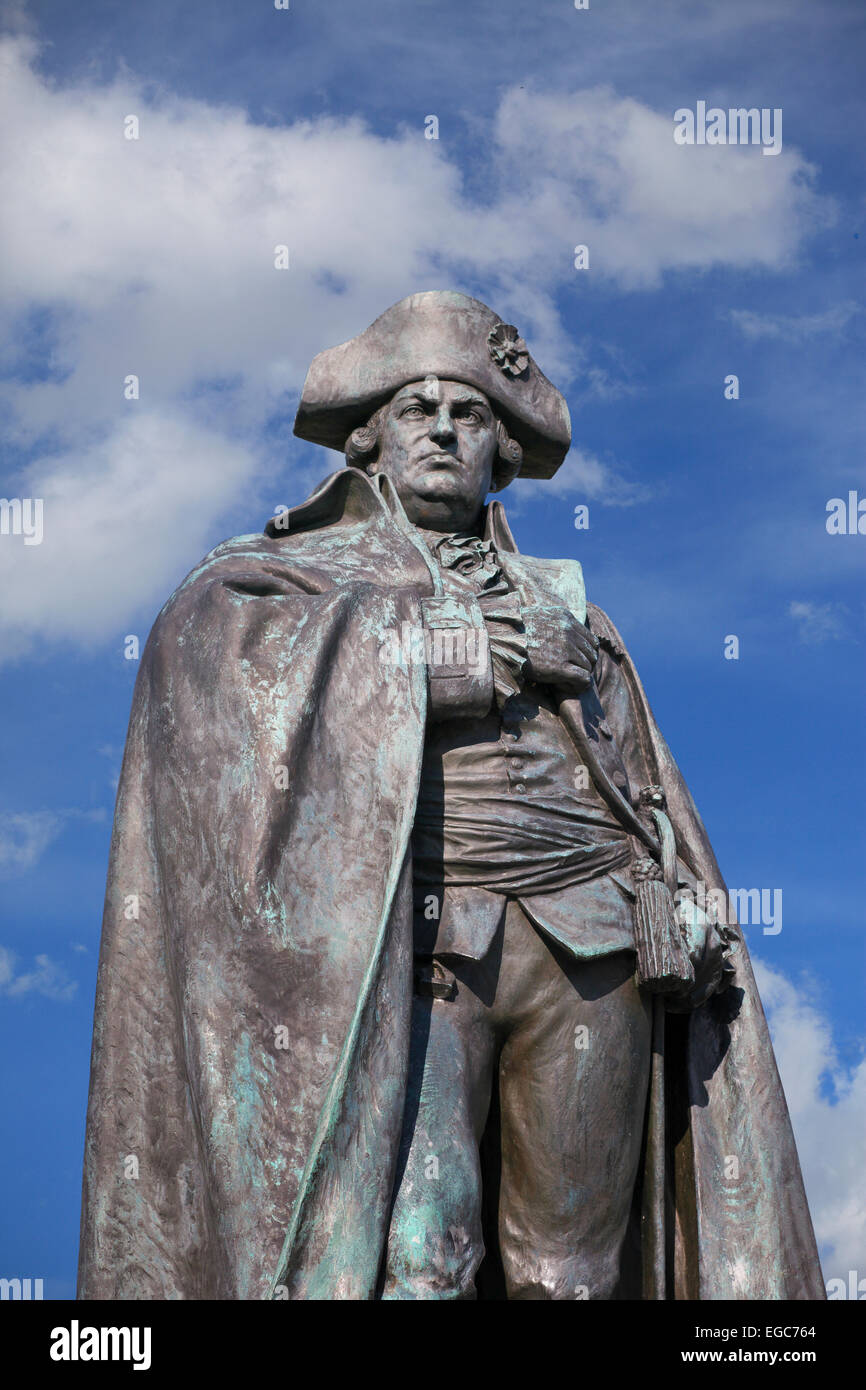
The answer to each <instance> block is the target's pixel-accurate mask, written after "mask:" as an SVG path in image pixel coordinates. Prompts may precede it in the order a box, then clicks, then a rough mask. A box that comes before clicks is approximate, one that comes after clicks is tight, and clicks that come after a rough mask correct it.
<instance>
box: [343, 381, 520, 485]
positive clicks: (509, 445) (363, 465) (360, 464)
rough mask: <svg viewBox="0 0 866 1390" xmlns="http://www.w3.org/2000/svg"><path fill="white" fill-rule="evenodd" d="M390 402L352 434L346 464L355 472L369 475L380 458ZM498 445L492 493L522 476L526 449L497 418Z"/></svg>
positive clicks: (491, 480) (347, 443) (492, 478)
mask: <svg viewBox="0 0 866 1390" xmlns="http://www.w3.org/2000/svg"><path fill="white" fill-rule="evenodd" d="M389 404H390V402H386V403H385V405H381V406H380V407H379V409H378V410H377V411H376V412H375V414H374V415H371V416H370V418H369V420H368V421H367V423H366V424H365V425H359V426H358V428H357V429H355V430H352V433H351V434H350V435H349V438H348V439H347V440H346V443H345V453H346V463H347V464H349V465H350V466H351V467H352V468H360V469H362V470H363V471H364V472H367V470H368V469H369V466H370V464H371V463H375V461H376V459H377V458H378V457H379V443H380V440H381V437H382V425H383V423H384V420H385V415H386V413H387V410H388V405H389ZM495 418H496V441H497V445H498V450H497V455H496V459H495V461H494V464H493V472H492V475H491V479H490V491H491V492H501V491H502V489H503V488H505V487H508V484H509V483H511V482H513V481H514V479H515V478H516V477H517V475H518V473H519V472H520V466H521V464H522V463H523V449H522V448H521V446H520V445H519V444H518V442H517V440H516V439H512V437H511V435H510V434H509V433H508V430H507V429H506V428H505V425H504V424H503V423H502V421H501V420H500V418H499V416H498V415H497V416H496V417H495Z"/></svg>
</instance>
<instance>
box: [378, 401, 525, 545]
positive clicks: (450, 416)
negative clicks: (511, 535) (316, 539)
mask: <svg viewBox="0 0 866 1390" xmlns="http://www.w3.org/2000/svg"><path fill="white" fill-rule="evenodd" d="M498 447H499V442H498V436H497V421H496V416H495V415H494V414H493V411H492V409H491V407H490V402H489V401H488V399H487V397H486V396H485V395H484V393H483V392H481V391H479V390H477V389H476V387H474V386H467V385H466V384H465V382H462V381H440V380H439V379H438V378H437V377H428V378H427V380H426V381H416V382H411V383H410V384H409V385H408V386H403V387H402V388H401V389H400V390H399V391H398V392H397V394H396V395H395V396H394V398H393V399H392V400H391V402H390V404H389V405H388V408H387V410H386V412H385V418H384V420H383V422H382V425H381V430H380V436H379V456H378V458H377V459H376V461H375V463H372V464H370V472H371V473H386V474H387V475H388V477H389V478H390V479H391V481H392V482H393V484H394V486H395V488H396V490H397V493H398V495H399V497H400V501H401V502H402V503H403V506H404V508H405V509H406V514H407V516H408V517H409V520H410V521H411V522H413V523H414V524H415V525H416V526H423V527H425V528H426V529H428V530H431V531H461V530H471V529H472V528H473V527H474V526H475V524H476V522H477V521H478V517H479V513H480V511H481V507H482V505H483V502H484V499H485V497H486V496H487V494H488V492H489V491H490V480H491V475H492V472H493V465H494V462H495V460H496V455H497V450H498Z"/></svg>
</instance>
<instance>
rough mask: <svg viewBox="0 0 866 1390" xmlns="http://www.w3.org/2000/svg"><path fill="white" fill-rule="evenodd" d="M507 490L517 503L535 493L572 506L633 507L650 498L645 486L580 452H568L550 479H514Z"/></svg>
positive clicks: (614, 466) (611, 465)
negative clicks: (564, 500) (565, 500)
mask: <svg viewBox="0 0 866 1390" xmlns="http://www.w3.org/2000/svg"><path fill="white" fill-rule="evenodd" d="M511 488H512V490H513V496H514V499H515V501H516V502H517V503H518V504H519V503H520V502H522V501H523V500H524V499H525V498H526V497H527V496H531V495H536V494H537V495H539V496H543V497H551V496H555V497H569V498H571V499H573V500H574V502H575V503H577V502H601V503H603V504H604V505H605V506H608V507H633V506H635V505H636V504H637V503H639V502H646V501H648V500H649V498H650V497H651V496H652V489H651V488H650V487H648V486H647V484H645V483H639V482H634V481H633V480H632V479H630V478H628V477H627V476H626V475H625V474H624V473H623V472H622V471H621V470H620V469H619V468H618V467H617V466H616V465H615V464H612V463H605V462H603V461H602V460H601V459H600V458H598V457H597V456H596V455H595V454H591V453H587V452H586V451H585V450H583V449H571V450H569V452H568V454H567V456H566V459H565V462H564V463H563V464H562V465H561V467H560V468H559V469H558V470H557V472H556V473H555V474H554V475H553V477H552V478H548V479H545V480H541V479H537V478H518V479H517V480H516V481H515V482H514V483H512V485H511ZM511 495H512V492H510V493H509V496H511Z"/></svg>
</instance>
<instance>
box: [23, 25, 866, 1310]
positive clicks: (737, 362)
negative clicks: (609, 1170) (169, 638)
mask: <svg viewBox="0 0 866 1390" xmlns="http://www.w3.org/2000/svg"><path fill="white" fill-rule="evenodd" d="M4 13H5V19H4V24H5V30H4V35H5V36H4V38H3V60H4V71H5V76H4V80H3V83H2V95H0V102H2V106H3V114H2V122H3V125H2V128H3V130H4V141H3V145H4V149H3V152H2V154H0V164H2V175H3V186H4V188H5V189H6V190H7V198H6V202H7V206H6V211H5V213H4V215H3V221H2V230H0V238H2V240H0V251H2V255H0V261H2V269H0V276H2V279H3V295H2V303H3V308H2V310H0V334H2V336H0V391H2V396H3V419H4V420H5V426H4V438H3V452H2V455H0V457H2V459H3V463H2V477H0V495H2V496H4V497H13V496H15V497H41V498H43V499H44V538H43V541H42V544H41V545H32V546H25V545H24V543H23V537H21V536H14V535H10V536H0V580H2V595H3V597H2V600H0V702H2V703H0V707H2V712H3V720H2V752H3V767H4V776H3V779H2V786H0V875H2V889H3V893H2V904H0V952H2V954H0V994H2V1000H0V1003H2V1008H0V1029H2V1034H3V1037H2V1042H3V1056H4V1058H5V1059H6V1062H5V1066H4V1068H3V1073H2V1081H0V1085H2V1104H3V1109H4V1113H5V1114H6V1116H7V1117H8V1121H9V1124H8V1127H7V1133H8V1134H9V1136H10V1137H9V1138H8V1140H7V1143H6V1145H5V1146H4V1148H3V1152H2V1156H0V1190H2V1192H3V1194H4V1205H5V1206H6V1208H7V1210H6V1212H5V1214H4V1220H3V1222H2V1226H3V1234H2V1236H0V1274H3V1275H6V1276H7V1277H12V1276H16V1275H17V1276H19V1277H26V1276H31V1277H43V1278H44V1279H45V1280H46V1281H47V1282H46V1290H47V1292H49V1293H50V1294H52V1295H53V1296H57V1297H65V1296H69V1295H71V1293H72V1290H73V1287H74V1271H75V1261H76V1250H77V1236H78V1215H79V1200H80V1170H81V1151H82V1142H83V1125H84V1107H85V1103H86V1090H87V1076H88V1064H89V1048H90V1031H91V1024H92V1005H93V990H94V983H95V971H96V961H97V954H98V945H99V930H100V917H101V909H102V896H103V891H104V882H105V869H106V863H107V855H108V840H109V835H110V831H111V820H112V814H113V800H114V792H115V786H116V779H117V775H118V771H119V765H120V758H121V754H122V749H123V743H124V738H125V733H126V724H127V719H128V714H129V704H130V698H131V694H132V686H133V683H134V679H135V674H136V669H135V668H136V663H135V662H134V661H128V660H125V659H124V655H123V648H124V638H125V637H126V636H127V634H131V633H133V634H137V635H138V636H139V637H140V639H141V641H142V645H143V640H144V638H145V636H146V634H147V631H148V629H149V627H150V624H151V623H152V621H153V618H154V617H155V615H156V613H157V611H158V609H159V607H160V606H161V604H162V603H163V601H164V600H165V598H166V597H167V596H168V594H169V593H170V592H171V591H172V589H173V588H174V587H175V585H176V584H177V583H178V582H179V581H180V579H181V578H182V577H183V576H184V574H185V573H187V571H188V570H189V569H191V568H192V567H193V565H194V564H195V563H196V562H197V561H198V560H199V558H200V557H201V556H202V555H203V554H204V553H205V552H206V551H207V550H208V549H209V548H210V547H211V546H212V545H214V544H215V543H217V542H218V541H219V540H221V539H223V538H224V537H226V536H228V535H233V534H239V533H242V532H245V531H259V530H260V529H261V528H262V526H263V525H264V522H265V521H266V519H267V518H268V517H269V516H270V515H271V514H272V513H273V512H274V510H275V509H276V508H277V506H279V505H280V504H284V503H293V502H296V501H298V500H300V499H301V498H302V497H303V496H305V495H306V493H307V492H308V490H309V489H310V487H311V485H312V484H314V483H315V482H316V481H318V479H319V478H320V477H322V476H323V475H324V474H326V473H327V472H330V471H331V470H332V469H333V468H335V467H337V466H339V463H340V460H339V458H338V457H337V456H336V455H333V454H328V453H327V452H326V451H323V450H319V449H315V448H313V447H311V446H308V445H305V444H302V443H300V442H299V441H297V440H295V439H294V438H293V437H292V435H291V423H292V418H293V413H294V407H295V405H296V402H297V397H298V392H299V389H300V386H301V384H302V381H303V376H304V372H305V370H306V367H307V365H308V363H309V361H310V358H311V357H312V355H313V354H314V353H315V352H317V351H319V350H320V349H321V348H323V347H326V346H330V345H331V344H333V343H336V342H340V341H342V340H344V339H345V338H347V337H350V336H352V335H354V334H355V333H357V332H359V331H360V330H361V329H363V328H364V327H365V326H366V325H367V324H368V323H369V322H370V321H371V319H372V318H373V317H375V316H376V314H377V313H379V312H381V310H382V309H384V308H385V307H386V306H387V305H388V304H390V303H392V302H394V301H395V300H397V299H399V298H401V297H402V296H403V295H405V294H407V293H411V292H413V291H416V290H419V289H430V288H446V287H452V288H457V289H462V290H464V291H466V292H468V293H472V294H476V295H478V296H479V297H480V298H482V299H483V300H485V301H486V302H487V303H489V304H491V305H492V307H494V308H495V309H496V310H497V311H498V312H499V313H501V314H502V315H503V316H504V317H505V318H506V319H508V320H510V321H512V322H515V323H516V324H517V325H518V326H519V328H520V329H521V331H522V332H523V333H524V335H525V336H526V338H527V340H528V342H529V345H530V348H531V349H532V351H533V353H534V355H535V356H536V358H537V360H538V361H539V363H540V364H541V366H542V368H543V369H544V370H545V371H546V372H547V374H548V375H549V376H551V377H552V379H553V380H554V381H555V382H556V383H557V385H559V386H560V387H561V388H562V389H563V390H564V391H565V393H566V396H567V398H568V401H569V405H570V407H571V410H572V418H573V426H574V447H573V450H572V453H571V455H570V456H569V459H568V460H567V461H566V463H565V464H564V465H563V468H562V469H561V471H560V474H559V475H558V476H557V478H556V479H554V480H553V481H552V482H551V483H547V484H541V483H538V484H528V483H519V482H518V483H517V484H515V485H514V486H513V487H512V488H511V489H509V491H508V492H507V493H506V494H505V495H504V501H505V503H506V506H507V508H508V510H509V514H510V515H511V516H512V520H513V525H514V528H515V530H516V533H517V537H518V541H519V543H520V545H521V546H522V548H523V549H524V550H526V551H527V552H529V553H535V554H540V555H550V556H573V557H576V558H578V559H580V560H581V561H582V563H583V565H584V570H585V575H586V581H587V588H588V592H589V595H590V597H591V598H593V599H594V600H595V601H596V602H598V603H600V604H601V605H602V606H603V607H605V608H607V609H608V611H609V612H610V613H611V615H612V617H613V618H614V620H615V622H617V624H618V625H619V626H620V628H621V629H622V631H623V633H624V635H625V637H626V640H627V641H628V643H629V645H630V647H631V649H632V651H633V653H634V655H635V658H636V660H637V662H638V667H639V669H640V671H641V673H642V676H643V679H644V683H645V685H646V687H647V690H648V692H649V696H650V700H651V702H652V704H653V707H654V709H655V712H656V715H657V717H658V719H659V722H660V724H661V726H662V729H663V731H664V733H665V735H666V737H667V738H668V740H669V742H670V743H671V745H672V747H673V750H674V753H675V755H676V756H677V758H678V760H679V762H680V765H681V767H682V769H683V771H684V773H685V775H686V778H687V780H688V782H689V785H690V786H691V788H692V791H693V793H694V795H695V797H696V800H697V802H698V806H699V808H700V810H701V813H702V815H703V818H704V820H705V823H706V824H707V827H708V829H709V831H710V835H711V837H712V839H713V842H714V845H715V847H716V851H717V854H718V857H719V859H720V862H721V865H722V869H723V872H724V873H725V875H726V878H727V880H728V882H729V884H730V885H732V886H734V887H765V888H769V889H781V890H782V893H783V903H784V912H783V929H782V931H781V932H780V933H779V934H778V935H773V936H771V935H764V934H763V932H762V930H761V927H760V925H756V926H751V927H747V935H748V939H749V942H750V945H751V948H752V950H753V952H754V954H755V956H756V957H757V959H758V961H759V963H760V969H761V981H762V987H763V991H764V997H765V1002H766V1004H767V1007H768V1011H769V1014H770V1019H771V1026H772V1029H773V1033H774V1038H775V1040H776V1044H777V1052H778V1057H779V1062H780V1067H781V1069H782V1074H783V1080H784V1082H785V1085H786V1090H787V1092H788V1096H789V1101H790V1104H791V1109H792V1114H793V1118H794V1123H795V1128H796V1131H797V1137H798V1143H799V1146H800V1151H801V1157H802V1161H803V1166H804V1171H805V1175H806V1181H807V1188H808V1191H809V1195H810V1200H811V1203H812V1207H813V1214H814V1216H815V1220H816V1225H817V1227H818V1233H819V1238H820V1241H821V1246H822V1253H823V1256H824V1266H825V1274H826V1276H827V1277H828V1278H830V1277H834V1276H837V1275H841V1276H842V1277H845V1276H846V1275H847V1271H848V1270H849V1269H850V1268H856V1269H858V1270H859V1271H860V1273H861V1274H862V1275H866V1206H864V1203H863V1198H862V1195H861V1189H862V1181H861V1178H862V1166H863V1138H862V1136H863V1133H864V1129H866V1125H864V1118H866V1062H864V1032H866V1029H864V1023H863V973H864V972H863V966H864V945H863V942H864V920H863V918H864V913H863V906H862V904H863V902H864V897H866V894H864V883H863V862H864V854H863V850H864V823H863V821H864V817H863V809H862V796H861V794H860V789H861V787H862V783H863V772H864V761H866V759H864V734H863V720H862V706H863V686H864V625H863V619H864V599H863V594H864V589H863V571H864V555H866V536H861V535H843V536H830V535H828V533H827V530H826V525H825V522H826V515H827V513H826V505H827V502H828V499H830V498H832V497H847V494H848V492H849V490H851V489H854V490H858V489H859V494H860V496H861V497H864V498H866V470H864V466H863V438H862V435H863V407H862V400H863V386H862V366H863V344H864V336H866V328H864V295H863V282H862V256H863V242H864V236H866V229H864V216H863V212H864V204H863V194H862V189H863V186H864V177H863V176H864V169H863V161H864V155H863V145H862V141H861V139H860V131H861V130H862V125H863V105H862V97H861V95H860V90H861V83H860V82H859V81H858V78H859V76H860V74H861V73H862V68H863V59H864V47H866V44H864V25H866V16H864V14H863V11H862V7H861V6H860V5H859V4H858V3H851V4H848V3H824V4H818V3H815V2H814V0H810V2H809V3H805V2H804V0H762V3H761V4H760V5H755V4H754V3H752V2H751V0H732V3H728V4H726V5H718V4H698V3H689V4H685V3H682V4H681V3H679V0H669V3H662V4H657V5H646V4H643V3H639V2H638V0H622V2H621V3H619V4H615V3H606V4H602V3H601V0H591V7H590V9H589V11H576V10H575V9H574V8H573V6H572V5H571V4H570V3H567V0H555V3H554V2H553V0H540V3H535V4H534V5H533V6H528V5H524V4H518V3H516V0H514V3H512V0H502V3H494V0H481V3H478V4H475V5H472V6H464V5H460V4H455V3H451V0H436V3H427V0H414V3H412V4H411V5H407V4H405V3H404V4H398V3H396V0H394V3H385V0H369V3H367V4H365V5H364V6H363V7H359V6H358V5H357V4H356V3H354V0H352V3H349V0H316V3H313V0H292V2H291V8H290V10H289V11H288V12H277V11H275V10H274V9H273V8H272V7H271V8H269V6H268V5H267V4H266V3H260V4H256V5H250V4H240V3H225V2H224V0H209V3H206V4H205V3H203V2H202V0H188V3H186V4H184V5H182V6H179V5H176V4H174V3H172V4H168V3H162V0H151V3H149V4H148V5H147V6H117V5H115V4H112V3H108V0H105V3H94V2H93V0H82V3H80V4H78V5H77V6H75V7H69V6H61V5H59V4H57V3H47V2H46V3H39V2H38V0H36V2H35V3H31V4H29V5H27V6H18V5H11V6H7V7H6V9H5V12H4ZM699 100H703V101H706V102H707V103H708V105H718V106H720V107H722V108H725V109H727V108H729V107H738V106H747V107H748V106H755V107H759V108H762V107H766V108H781V109H782V111H783V117H784V121H783V149H782V152H781V153H780V154H779V155H778V156H775V157H765V156H763V155H762V153H761V150H760V149H758V148H741V147H736V146H721V147H708V146H703V147H697V146H694V147H678V146H676V145H675V144H674V141H673V138H672V131H673V113H674V111H675V110H677V109H678V108H681V107H690V108H692V109H694V107H695V105H696V103H697V102H698V101H699ZM129 114H135V115H137V116H138V118H139V125H140V134H139V139H138V140H137V141H128V140H125V139H124V138H123V121H124V118H125V117H126V116H127V115H129ZM431 114H434V115H436V116H437V117H438V119H439V139H438V140H437V141H432V140H425V138H424V123H425V117H427V116H428V115H431ZM278 243H285V244H287V245H288V246H289V248H290V269H289V271H288V272H277V271H275V270H274V268H273V248H274V246H275V245H276V244H278ZM577 244H586V245H588V246H589V248H590V265H589V269H588V270H584V271H577V270H575V268H574V265H573V259H574V247H575V245H577ZM129 373H135V374H136V375H138V376H139V378H140V398H139V399H138V400H137V401H126V400H125V399H124V395H123V380H124V377H125V376H126V375H127V374H129ZM730 373H735V374H736V375H737V376H738V378H739V383H740V395H739V399H738V400H726V399H725V398H724V393H723V387H724V379H725V377H726V376H727V375H729V374H730ZM579 503H586V504H588V505H589V508H590V526H589V529H588V530H586V531H577V530H575V528H574V525H573V516H574V508H575V506H576V505H578V504H579ZM730 634H733V635H736V636H737V637H738V638H739V642H740V655H739V659H738V660H736V661H731V660H726V659H725V658H724V643H725V638H726V637H727V636H728V635H730Z"/></svg>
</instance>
